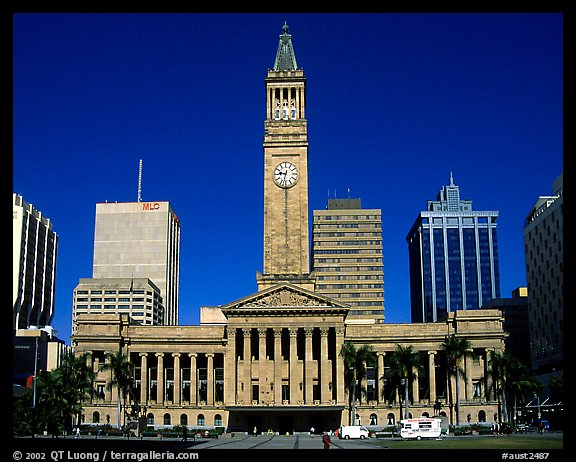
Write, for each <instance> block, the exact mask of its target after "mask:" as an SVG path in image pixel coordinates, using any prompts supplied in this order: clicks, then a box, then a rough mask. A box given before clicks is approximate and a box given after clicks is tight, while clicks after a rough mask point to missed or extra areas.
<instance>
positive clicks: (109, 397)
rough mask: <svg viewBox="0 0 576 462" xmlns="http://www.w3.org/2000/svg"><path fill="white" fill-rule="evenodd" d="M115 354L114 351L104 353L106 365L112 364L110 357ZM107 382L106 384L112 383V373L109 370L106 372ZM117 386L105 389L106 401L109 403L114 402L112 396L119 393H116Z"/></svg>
mask: <svg viewBox="0 0 576 462" xmlns="http://www.w3.org/2000/svg"><path fill="white" fill-rule="evenodd" d="M110 353H113V352H112V351H105V352H104V364H109V363H110V356H109V354H110ZM105 374H106V377H107V380H106V383H107V384H108V383H110V382H111V381H112V371H111V370H108V371H106V372H105ZM116 387H117V386H116V385H114V386H112V388H108V386H105V387H104V399H105V400H106V401H108V402H110V401H112V396H117V395H118V393H117V392H116Z"/></svg>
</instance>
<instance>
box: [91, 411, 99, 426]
mask: <svg viewBox="0 0 576 462" xmlns="http://www.w3.org/2000/svg"><path fill="white" fill-rule="evenodd" d="M92 423H100V413H99V412H98V411H94V412H93V413H92Z"/></svg>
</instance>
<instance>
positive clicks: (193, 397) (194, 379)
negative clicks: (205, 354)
mask: <svg viewBox="0 0 576 462" xmlns="http://www.w3.org/2000/svg"><path fill="white" fill-rule="evenodd" d="M188 356H190V404H192V405H193V406H195V405H197V404H198V372H197V371H196V358H197V356H198V355H197V354H196V353H188Z"/></svg>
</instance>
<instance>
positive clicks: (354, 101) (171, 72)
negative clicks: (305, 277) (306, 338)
mask: <svg viewBox="0 0 576 462" xmlns="http://www.w3.org/2000/svg"><path fill="white" fill-rule="evenodd" d="M284 21H287V23H288V25H289V27H290V32H291V33H292V40H293V45H294V49H295V52H296V59H297V63H298V65H299V67H302V68H303V69H304V73H305V75H306V77H307V119H308V133H309V171H310V173H309V175H310V176H309V186H310V194H309V207H310V215H312V211H313V210H314V209H324V208H325V207H326V202H327V199H328V197H341V198H342V197H348V190H350V196H351V197H360V198H361V199H362V206H363V207H364V208H381V209H382V220H383V231H382V235H383V249H384V290H385V316H386V322H388V323H397V322H409V321H410V295H409V272H408V251H407V246H406V241H405V237H406V234H407V233H408V231H409V230H410V227H411V226H412V224H413V223H414V220H415V219H416V217H417V215H418V213H419V212H420V211H421V210H424V209H425V208H426V202H427V200H429V199H434V198H435V197H436V194H437V193H438V191H439V190H440V188H441V187H442V186H443V185H445V184H447V183H448V179H449V175H450V172H453V175H454V181H455V183H456V184H457V185H458V186H460V192H461V196H462V198H465V199H471V200H472V201H473V209H474V210H497V211H499V214H500V215H499V219H498V238H499V252H500V274H501V294H502V296H505V297H508V296H510V295H511V292H512V290H513V289H515V288H516V287H518V286H522V285H525V284H526V271H525V260H524V254H523V230H522V229H523V221H524V219H525V218H526V216H527V214H528V212H529V210H530V208H531V207H532V205H533V204H534V202H535V201H536V199H537V198H538V196H539V195H546V194H550V193H551V192H552V191H551V188H552V181H553V179H554V178H555V177H557V176H558V175H559V174H560V173H561V172H562V170H563V156H562V149H563V146H562V141H563V119H562V111H563V92H562V85H563V82H562V76H563V60H562V57H563V55H562V53H563V48H562V47H563V43H562V41H563V29H562V15H561V14H552V13H507V14H502V13H486V14H484V13H469V14H460V13H458V14H456V13H448V14H441V13H422V14H418V13H390V14H388V13H367V14H356V13H338V14H331V13H305V14H303V13H299V14H296V13H286V14H283V13H261V14H256V13H212V14H200V13H189V14H136V13H134V14H114V13H102V14H97V13H87V14H72V13H66V14H59V13H50V14H48V13H42V14H32V13H26V14H16V15H15V16H14V22H13V26H14V30H13V40H14V43H13V50H14V59H13V77H14V82H13V88H14V90H13V95H14V111H13V117H14V118H13V134H14V136H13V191H14V192H16V193H19V194H22V195H23V197H24V200H26V201H27V202H29V203H32V204H33V205H34V206H35V207H36V208H38V209H39V210H40V211H41V212H42V213H43V214H45V215H46V216H47V217H49V218H50V219H51V220H52V222H53V229H54V230H55V232H56V233H57V234H58V235H59V239H60V241H59V249H58V252H59V253H58V262H57V280H56V284H57V288H56V307H55V316H54V319H53V325H54V327H55V328H56V329H57V330H58V332H59V336H60V337H61V338H63V339H65V340H66V341H67V342H69V335H70V332H71V309H72V293H73V290H74V287H75V286H76V285H77V284H78V282H79V279H80V278H86V277H91V276H92V257H93V238H94V217H95V208H96V203H97V202H104V201H106V200H107V201H118V202H130V201H136V200H137V188H138V163H139V160H140V159H142V161H143V178H142V199H143V200H144V201H159V200H168V201H170V203H171V205H172V207H173V209H174V210H175V212H176V214H177V215H178V217H179V218H180V220H181V238H182V240H181V273H180V324H196V323H198V320H199V307H200V306H205V305H218V304H225V303H228V302H231V301H233V300H236V299H239V298H241V297H244V296H246V295H249V294H251V293H254V292H256V289H257V288H256V272H257V271H262V265H263V262H262V258H263V257H262V251H263V244H262V236H263V177H262V176H263V148H262V142H263V130H264V117H265V108H266V101H265V92H264V79H265V77H266V72H267V69H268V68H271V67H272V66H273V64H274V58H275V55H276V50H277V46H278V40H279V35H280V33H281V32H282V25H283V24H284Z"/></svg>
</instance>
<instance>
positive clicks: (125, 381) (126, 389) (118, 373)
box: [100, 350, 133, 428]
mask: <svg viewBox="0 0 576 462" xmlns="http://www.w3.org/2000/svg"><path fill="white" fill-rule="evenodd" d="M100 370H101V371H110V376H111V377H110V380H109V382H108V384H107V387H108V389H109V390H112V389H113V388H114V387H116V392H117V401H118V428H122V427H123V424H122V422H121V420H122V419H121V414H122V403H123V404H124V410H125V409H126V398H127V397H128V394H129V393H130V392H131V388H132V383H133V374H132V364H131V363H130V360H129V358H128V356H127V355H125V354H124V353H122V350H118V351H116V352H108V353H107V354H106V361H105V362H104V364H102V365H101V366H100ZM125 417H126V413H124V418H125Z"/></svg>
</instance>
